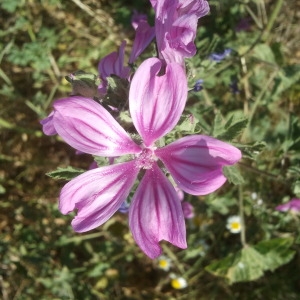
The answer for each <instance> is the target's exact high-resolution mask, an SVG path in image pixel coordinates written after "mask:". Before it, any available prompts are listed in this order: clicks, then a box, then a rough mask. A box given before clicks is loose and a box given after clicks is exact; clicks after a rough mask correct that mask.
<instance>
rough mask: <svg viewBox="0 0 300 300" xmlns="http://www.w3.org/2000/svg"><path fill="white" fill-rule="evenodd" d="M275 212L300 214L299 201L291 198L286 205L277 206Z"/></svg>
mask: <svg viewBox="0 0 300 300" xmlns="http://www.w3.org/2000/svg"><path fill="white" fill-rule="evenodd" d="M276 210H279V211H292V212H295V213H299V212H300V199H297V198H293V199H292V200H290V201H289V202H287V203H284V204H281V205H278V206H277V207H276Z"/></svg>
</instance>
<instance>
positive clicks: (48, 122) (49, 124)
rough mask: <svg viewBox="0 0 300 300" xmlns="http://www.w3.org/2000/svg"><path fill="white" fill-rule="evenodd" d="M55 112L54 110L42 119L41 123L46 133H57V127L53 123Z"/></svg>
mask: <svg viewBox="0 0 300 300" xmlns="http://www.w3.org/2000/svg"><path fill="white" fill-rule="evenodd" d="M53 114H54V112H51V113H50V114H49V116H48V117H46V118H45V119H43V120H41V121H40V124H41V125H42V126H43V132H44V133H45V134H46V135H55V134H57V132H56V129H55V127H54V125H53Z"/></svg>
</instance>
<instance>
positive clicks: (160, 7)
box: [150, 0, 209, 66]
mask: <svg viewBox="0 0 300 300" xmlns="http://www.w3.org/2000/svg"><path fill="white" fill-rule="evenodd" d="M150 2H151V4H152V6H153V8H154V10H155V32H156V42H157V48H158V52H159V57H160V58H161V59H163V60H165V62H166V63H170V62H177V63H179V64H181V65H182V66H183V65H184V58H186V57H192V56H194V55H195V54H196V46H195V44H194V40H195V37H196V31H197V22H198V19H199V18H201V17H203V16H205V15H206V14H207V13H208V12H209V5H208V2H207V1H205V0H150Z"/></svg>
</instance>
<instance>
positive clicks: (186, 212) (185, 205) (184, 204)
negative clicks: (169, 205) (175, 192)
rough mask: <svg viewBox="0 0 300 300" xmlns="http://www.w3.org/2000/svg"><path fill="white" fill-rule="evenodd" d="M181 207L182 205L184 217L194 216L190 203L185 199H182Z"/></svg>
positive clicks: (190, 217)
mask: <svg viewBox="0 0 300 300" xmlns="http://www.w3.org/2000/svg"><path fill="white" fill-rule="evenodd" d="M181 207H182V211H183V215H184V217H185V218H186V219H192V218H194V216H195V213H194V207H193V205H192V204H191V203H189V202H187V201H182V202H181Z"/></svg>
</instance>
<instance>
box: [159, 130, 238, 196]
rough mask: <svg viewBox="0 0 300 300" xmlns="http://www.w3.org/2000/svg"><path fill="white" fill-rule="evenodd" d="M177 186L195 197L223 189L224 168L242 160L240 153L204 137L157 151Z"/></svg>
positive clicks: (182, 139)
mask: <svg viewBox="0 0 300 300" xmlns="http://www.w3.org/2000/svg"><path fill="white" fill-rule="evenodd" d="M155 154H156V156H157V157H159V158H160V159H161V161H162V162H163V163H164V164H165V166H166V168H167V169H168V171H169V172H170V174H171V175H172V177H173V178H174V180H175V182H176V184H177V185H178V187H179V188H180V189H182V190H183V191H185V192H187V193H189V194H192V195H206V194H209V193H212V192H214V191H215V190H216V189H218V188H219V187H221V186H222V185H223V184H224V183H225V181H226V178H225V176H224V175H223V172H222V167H223V166H226V165H232V164H234V163H236V162H237V161H238V160H239V159H240V158H241V152H240V150H239V149H237V148H235V147H234V146H232V145H229V144H227V143H224V142H222V141H219V140H217V139H214V138H212V137H208V136H203V135H191V136H187V137H184V138H181V139H179V140H177V141H175V142H173V143H171V144H170V145H167V146H165V147H163V148H160V149H157V150H156V151H155Z"/></svg>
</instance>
